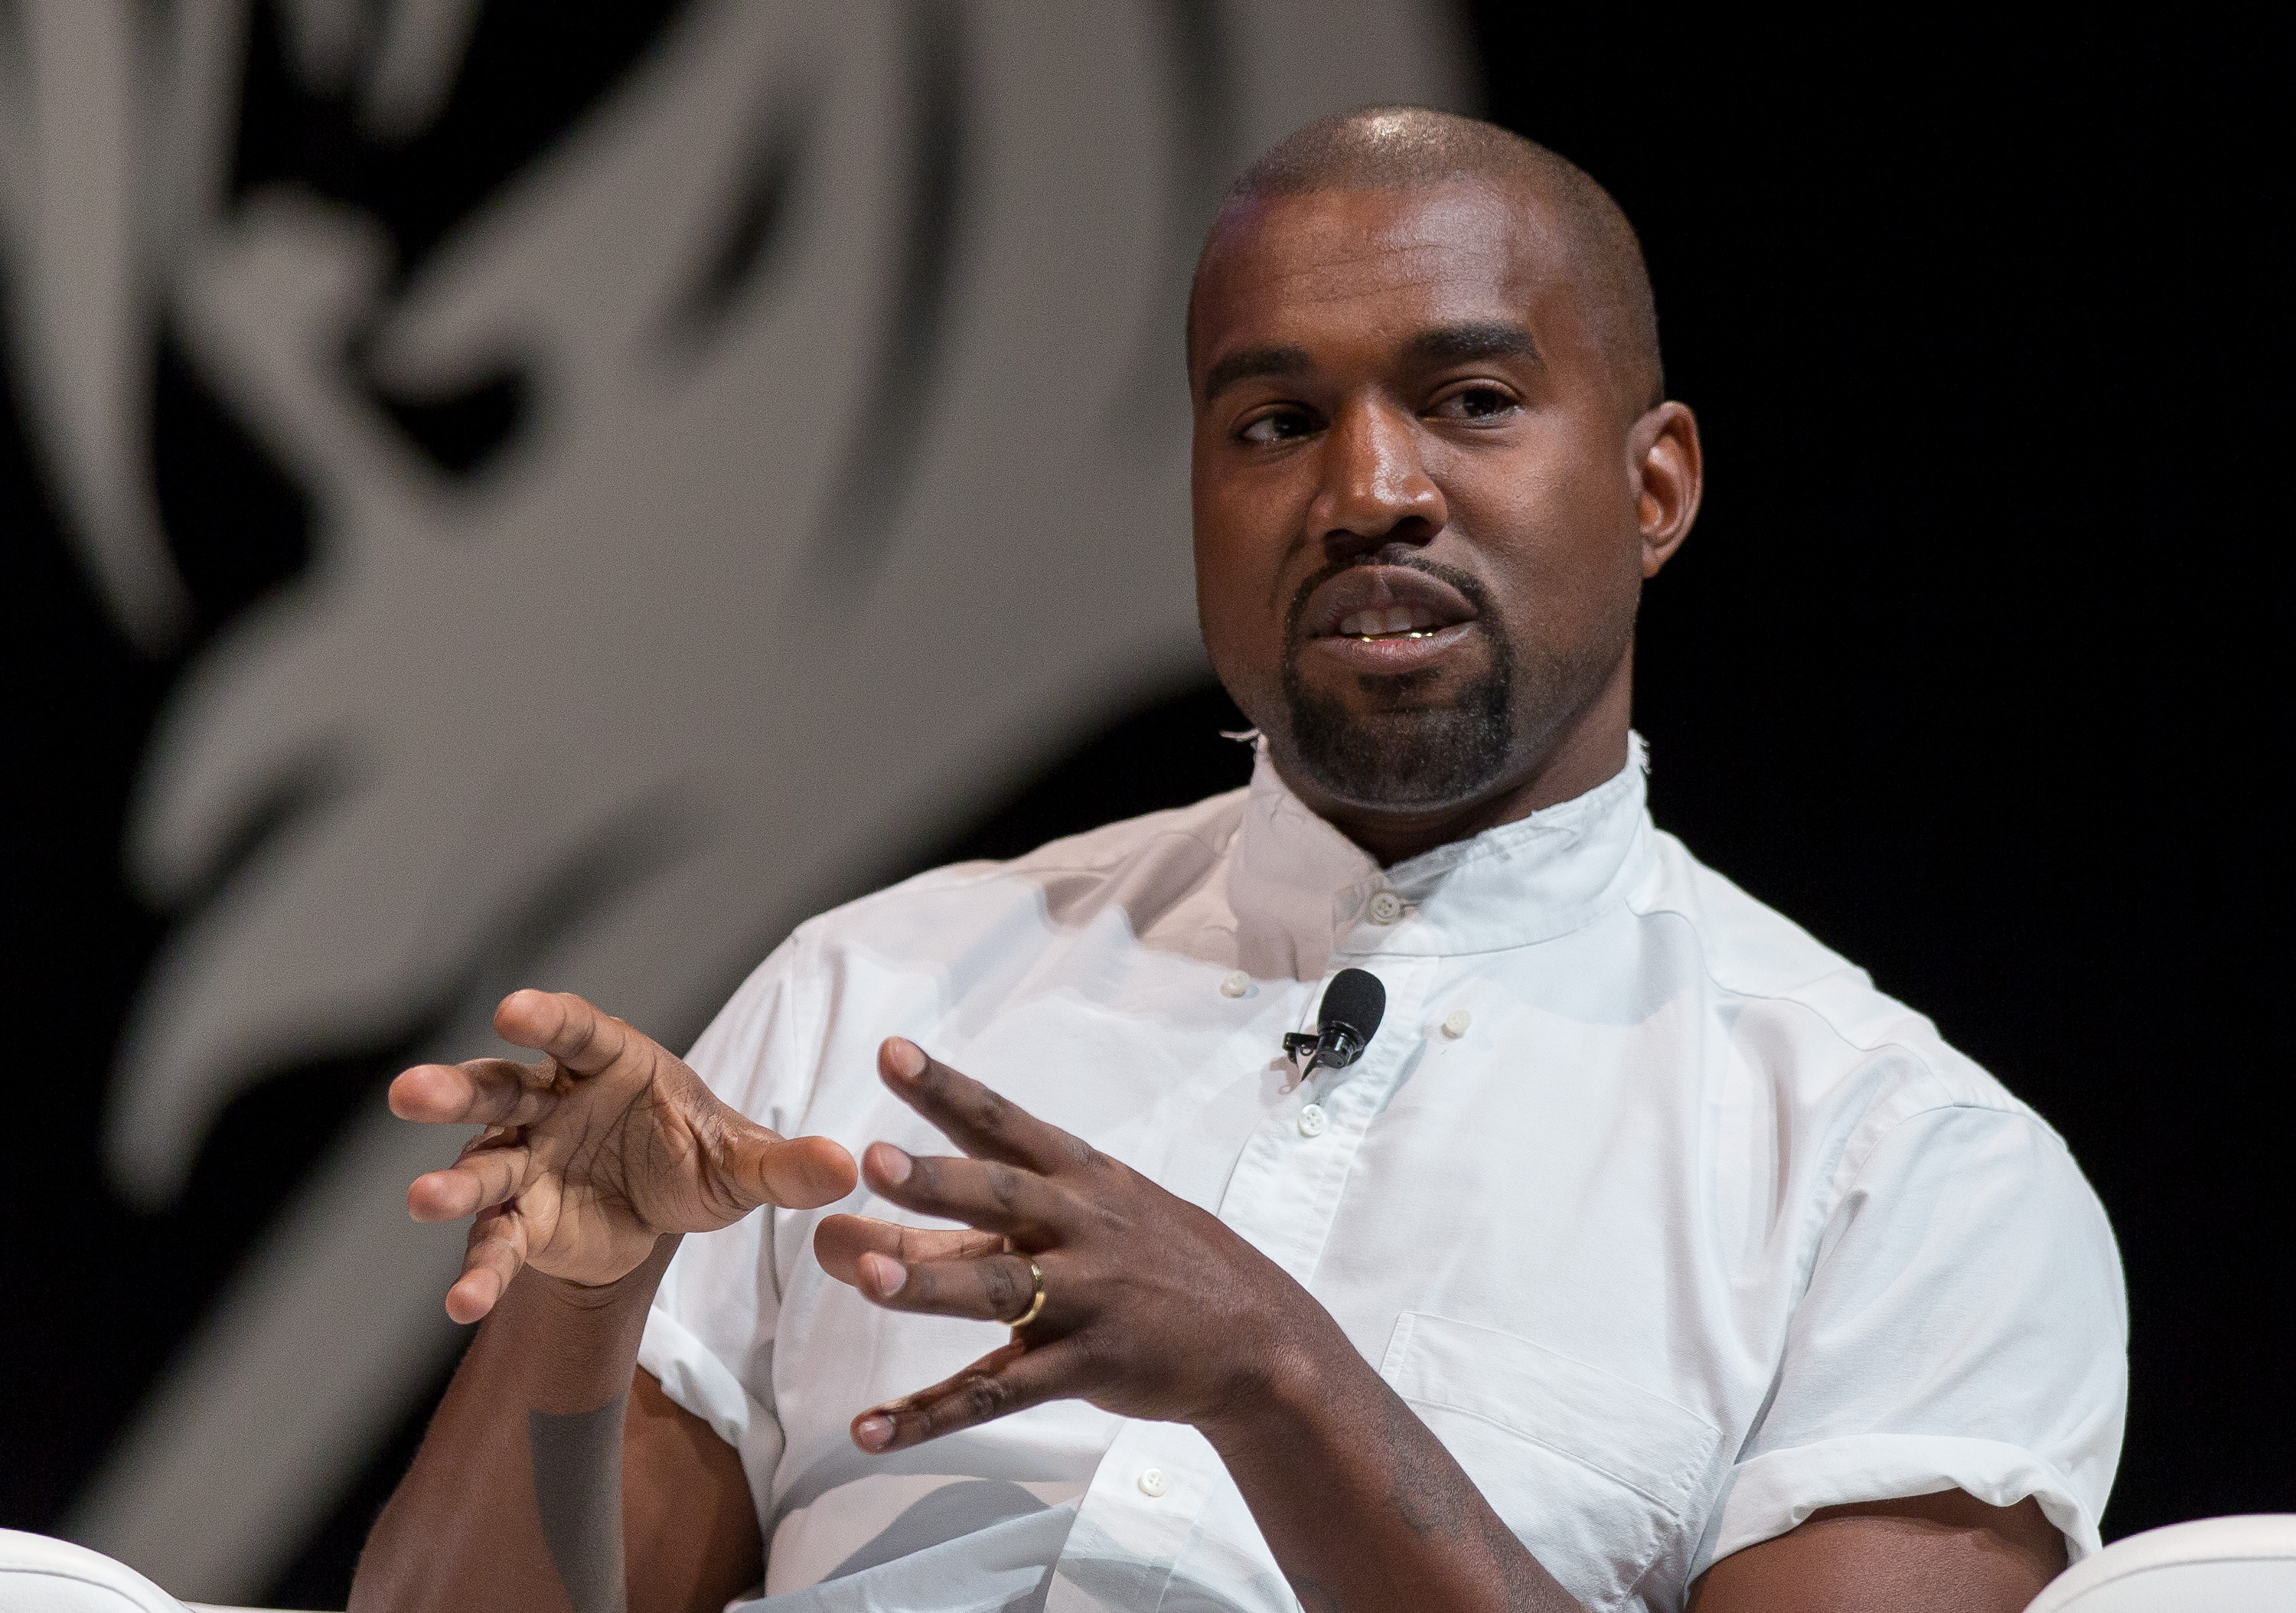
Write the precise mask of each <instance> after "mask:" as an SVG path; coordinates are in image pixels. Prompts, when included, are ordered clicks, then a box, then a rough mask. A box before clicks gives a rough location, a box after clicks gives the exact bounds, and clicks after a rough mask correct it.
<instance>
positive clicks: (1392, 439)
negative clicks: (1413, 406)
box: [1308, 398, 1450, 560]
mask: <svg viewBox="0 0 2296 1613" xmlns="http://www.w3.org/2000/svg"><path fill="white" fill-rule="evenodd" d="M1322 470H1323V485H1322V486H1321V487H1320V488H1319V489H1318V490H1316V498H1315V501H1314V502H1313V503H1312V504H1310V505H1309V506H1308V521H1309V523H1310V527H1309V530H1310V531H1313V532H1314V533H1315V534H1316V536H1317V537H1319V538H1321V539H1323V543H1324V549H1325V551H1326V552H1327V554H1328V555H1329V557H1330V558H1332V559H1333V560H1339V559H1344V558H1346V557H1347V556H1348V555H1354V554H1362V553H1365V552H1368V551H1371V550H1375V549H1380V548H1384V547H1386V546H1388V545H1389V544H1390V543H1407V544H1410V545H1412V546H1413V547H1418V546H1420V545H1423V544H1426V543H1429V542H1431V541H1432V540H1433V539H1434V537H1435V534H1436V533H1438V532H1439V531H1442V530H1443V528H1444V526H1445V525H1446V524H1447V523H1448V522H1449V520H1450V512H1449V511H1448V510H1447V508H1445V506H1444V501H1443V490H1442V489H1441V488H1439V487H1438V486H1436V485H1435V481H1434V478H1432V477H1431V476H1430V475H1428V473H1427V467H1426V465H1425V464H1424V463H1423V461H1422V459H1421V457H1420V453H1419V434H1418V431H1417V422H1416V421H1415V420H1413V419H1412V418H1411V416H1409V415H1408V414H1406V412H1404V411H1403V410H1401V409H1398V408H1397V407H1395V406H1394V405H1392V404H1390V403H1389V402H1387V401H1385V400H1384V399H1377V398H1366V399H1357V400H1355V401H1352V402H1350V403H1349V405H1348V407H1345V408H1343V409H1341V411H1340V413H1339V415H1338V416H1337V417H1336V418H1334V419H1333V422H1332V424H1331V429H1330V430H1329V431H1328V432H1326V433H1325V435H1324V456H1323V465H1322Z"/></svg>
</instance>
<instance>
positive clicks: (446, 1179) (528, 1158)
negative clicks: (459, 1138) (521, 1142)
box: [406, 1147, 534, 1222]
mask: <svg viewBox="0 0 2296 1613" xmlns="http://www.w3.org/2000/svg"><path fill="white" fill-rule="evenodd" d="M533 1166H534V1155H533V1153H532V1151H531V1150H530V1149H527V1148H500V1147H489V1148H471V1149H469V1150H467V1151H466V1152H465V1153H464V1154H463V1156H462V1157H461V1158H460V1159H458V1160H456V1161H455V1163H454V1164H451V1165H448V1166H447V1168H446V1169H445V1170H443V1171H431V1172H429V1173H425V1174H423V1175H421V1176H417V1177H416V1178H415V1179H414V1185H413V1186H412V1187H409V1188H408V1189H406V1213H407V1214H409V1215H412V1216H413V1217H414V1219H415V1220H417V1221H426V1222H427V1221H460V1220H461V1219H462V1218H463V1216H465V1215H472V1214H477V1213H478V1212H479V1211H480V1210H488V1209H492V1208H493V1207H494V1206H496V1205H498V1204H500V1203H502V1202H503V1201H504V1199H507V1198H509V1197H511V1196H512V1195H513V1194H515V1193H516V1192H517V1191H518V1190H519V1189H521V1188H523V1187H524V1186H526V1177H527V1173H528V1172H529V1170H531V1169H532V1168H533Z"/></svg>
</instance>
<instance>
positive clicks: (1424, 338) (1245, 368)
mask: <svg viewBox="0 0 2296 1613" xmlns="http://www.w3.org/2000/svg"><path fill="white" fill-rule="evenodd" d="M1405 351H1406V352H1407V353H1409V354H1410V356H1411V357H1412V358H1413V359H1414V360H1415V362H1417V363H1420V364H1470V363H1472V362H1473V361H1474V360H1476V359H1478V358H1528V359H1529V360H1530V361H1531V362H1532V363H1534V364H1538V363H1543V362H1544V360H1543V359H1541V358H1540V357H1539V353H1538V342H1535V341H1533V340H1532V339H1531V334H1530V333H1529V331H1527V330H1525V329H1523V328H1522V326H1521V325H1511V324H1509V323H1508V322H1507V321H1505V320H1504V319H1486V320H1480V321H1475V322H1472V323H1470V324H1465V325H1437V326H1435V327H1434V328H1433V329H1432V330H1424V331H1422V332H1420V333H1419V334H1417V335H1416V336H1414V337H1413V338H1412V339H1411V340H1410V342H1407V343H1406V345H1405ZM1314 368H1315V361H1314V360H1313V359H1311V358H1308V350H1307V349H1305V348H1303V347H1288V346H1287V347H1250V348H1245V349H1243V350H1242V351H1241V352H1234V353H1230V354H1229V355H1228V356H1227V357H1226V358H1223V359H1221V360H1220V361H1219V362H1218V364H1215V365H1214V366H1212V367H1211V369H1210V372H1209V373H1208V374H1206V375H1205V376H1204V401H1205V402H1207V403H1210V401H1211V400H1212V399H1215V398H1217V397H1218V396H1219V395H1220V394H1221V393H1222V392H1224V391H1227V389H1228V388H1230V387H1232V386H1234V385H1235V384H1236V383H1238V382H1240V381H1257V380H1259V379H1261V378H1262V377H1265V376H1275V377H1279V378H1284V377H1290V376H1294V375H1304V374H1308V372H1309V371H1311V370H1313V369H1314Z"/></svg>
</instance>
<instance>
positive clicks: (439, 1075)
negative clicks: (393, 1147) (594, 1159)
mask: <svg viewBox="0 0 2296 1613" xmlns="http://www.w3.org/2000/svg"><path fill="white" fill-rule="evenodd" d="M556 1107H558V1091H557V1089H556V1085H555V1075H554V1073H553V1071H552V1069H551V1067H550V1066H548V1065H524V1064H516V1063H513V1062H512V1060H510V1059H507V1058H473V1059H471V1061H470V1062H469V1063H468V1064H418V1065H416V1066H414V1068H413V1069H411V1070H407V1071H405V1072H404V1073H402V1074H400V1075H399V1076H398V1079H397V1080H395V1081H393V1082H391V1083H390V1112H391V1113H392V1114H394V1115H398V1117H399V1118H400V1119H401V1120H419V1121H422V1123H425V1124H428V1125H478V1126H522V1125H531V1124H532V1123H534V1122H536V1121H537V1120H540V1119H541V1118H542V1117H543V1116H544V1115H547V1114H549V1113H550V1111H551V1110H553V1109H554V1108H556Z"/></svg>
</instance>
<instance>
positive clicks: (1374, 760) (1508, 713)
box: [1283, 559, 1514, 809]
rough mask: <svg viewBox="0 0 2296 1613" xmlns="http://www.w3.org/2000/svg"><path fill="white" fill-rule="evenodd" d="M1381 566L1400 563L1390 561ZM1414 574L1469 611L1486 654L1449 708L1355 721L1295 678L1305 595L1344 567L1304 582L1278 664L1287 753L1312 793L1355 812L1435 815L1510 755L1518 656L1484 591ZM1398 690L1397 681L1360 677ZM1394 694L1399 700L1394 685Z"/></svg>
mask: <svg viewBox="0 0 2296 1613" xmlns="http://www.w3.org/2000/svg"><path fill="white" fill-rule="evenodd" d="M1384 564H1390V565H1392V564H1398V563H1397V562H1396V561H1394V560H1392V559H1390V560H1387V561H1385V562H1384ZM1403 564H1408V565H1410V569H1412V570H1414V571H1418V572H1426V573H1427V574H1428V575H1430V576H1431V577H1440V578H1441V579H1442V580H1444V581H1446V582H1447V583H1449V584H1450V585H1451V586H1452V587H1453V588H1457V589H1458V590H1459V591H1460V592H1461V593H1462V594H1464V595H1465V596H1466V597H1467V599H1468V600H1469V602H1470V603H1472V605H1474V606H1475V610H1476V613H1477V617H1478V620H1479V621H1480V623H1481V625H1482V630H1483V634H1484V638H1485V639H1486V641H1487V642H1488V644H1489V645H1490V646H1491V665H1490V670H1489V671H1488V672H1486V673H1485V674H1484V675H1483V676H1482V677H1480V678H1479V679H1476V680H1475V681H1474V682H1473V683H1471V684H1469V685H1468V686H1467V687H1465V688H1464V689H1462V690H1461V691H1460V692H1459V695H1458V698H1457V699H1456V701H1455V702H1453V703H1452V704H1449V705H1444V706H1419V707H1409V708H1406V709H1403V710H1398V711H1387V712H1374V713H1372V714H1371V715H1369V716H1358V715H1357V714H1356V713H1355V712H1350V711H1349V709H1348V708H1347V706H1346V705H1345V704H1342V703H1341V702H1340V701H1339V700H1337V699H1334V698H1333V697H1332V696H1331V695H1324V694H1322V693H1320V692H1318V691H1316V690H1315V689H1311V688H1309V687H1307V685H1306V683H1305V681H1304V680H1303V679H1301V678H1300V655H1299V651H1300V638H1299V637H1298V632H1297V624H1298V622H1299V620H1300V616H1301V614H1302V613H1303V612H1302V607H1303V606H1304V605H1305V604H1306V602H1307V598H1308V595H1309V594H1310V593H1312V592H1313V591H1314V590H1315V588H1317V587H1318V586H1320V585H1321V584H1322V583H1323V582H1324V580H1325V579H1326V578H1328V577H1329V576H1331V575H1332V574H1333V571H1336V570H1339V569H1341V568H1337V567H1334V568H1331V569H1330V570H1326V571H1324V572H1319V573H1317V574H1316V576H1314V577H1312V578H1310V579H1309V580H1308V582H1307V583H1305V584H1303V585H1302V586H1301V588H1300V592H1299V595H1298V597H1297V598H1296V599H1295V601H1294V605H1293V608H1292V628H1293V630H1292V632H1290V633H1288V634H1287V635H1286V637H1287V638H1289V639H1290V647H1289V652H1288V653H1287V654H1285V656H1284V658H1283V700H1284V704H1285V705H1286V707H1287V708H1288V709H1289V714H1290V718H1291V728H1292V751H1293V753H1295V755H1296V756H1297V758H1298V761H1299V765H1300V769H1301V770H1302V771H1304V772H1305V773H1306V774H1307V776H1308V778H1309V779H1310V780H1312V781H1313V782H1314V784H1315V785H1316V787H1317V788H1318V789H1322V790H1326V791H1328V792H1330V793H1331V794H1333V795H1334V796H1336V797H1337V798H1338V799H1340V800H1341V801H1345V802H1350V803H1352V804H1354V805H1357V806H1366V807H1390V808H1423V809H1432V808H1439V807H1446V806H1452V805H1456V804H1457V803H1458V802H1464V801H1471V800H1472V799H1474V798H1475V797H1476V796H1478V795H1480V794H1482V793H1483V792H1484V791H1486V790H1488V789H1489V788H1490V787H1491V786H1493V785H1495V784H1497V782H1498V781H1499V780H1500V778H1502V777H1504V776H1505V772H1506V770H1507V766H1508V762H1509V761H1510V759H1511V758H1512V756H1513V752H1514V653H1513V645H1512V643H1511V642H1510V640H1509V637H1508V634H1507V631H1506V628H1505V623H1503V622H1501V621H1498V620H1497V617H1496V616H1495V615H1493V614H1492V612H1491V605H1490V599H1489V597H1488V595H1487V594H1486V593H1485V591H1484V589H1483V588H1482V586H1481V584H1480V583H1479V582H1477V581H1476V580H1475V579H1474V578H1472V577H1471V576H1469V575H1468V574H1467V573H1465V572H1457V571H1454V570H1452V569H1451V568H1450V567H1448V566H1437V565H1429V564H1426V563H1425V562H1423V561H1422V562H1415V563H1413V562H1405V563H1403ZM1365 682H1366V683H1378V684H1384V685H1390V686H1401V685H1403V684H1405V682H1406V680H1405V679H1390V678H1382V679H1365ZM1395 692H1397V693H1400V692H1402V691H1401V688H1400V687H1397V688H1396V689H1395Z"/></svg>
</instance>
